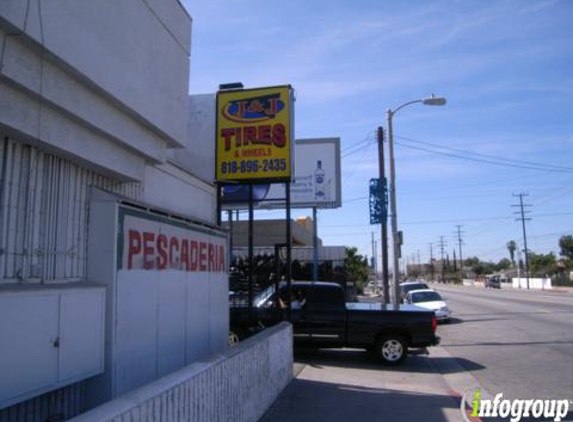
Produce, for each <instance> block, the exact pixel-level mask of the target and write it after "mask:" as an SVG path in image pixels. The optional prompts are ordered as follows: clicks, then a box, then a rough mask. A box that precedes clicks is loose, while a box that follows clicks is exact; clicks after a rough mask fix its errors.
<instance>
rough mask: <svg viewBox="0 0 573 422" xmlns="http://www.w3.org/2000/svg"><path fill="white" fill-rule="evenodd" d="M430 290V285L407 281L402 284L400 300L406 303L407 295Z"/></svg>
mask: <svg viewBox="0 0 573 422" xmlns="http://www.w3.org/2000/svg"><path fill="white" fill-rule="evenodd" d="M420 289H429V287H428V285H427V284H426V283H424V282H421V281H406V282H404V283H400V300H401V301H402V302H404V299H405V298H406V295H407V294H408V292H409V291H411V290H420Z"/></svg>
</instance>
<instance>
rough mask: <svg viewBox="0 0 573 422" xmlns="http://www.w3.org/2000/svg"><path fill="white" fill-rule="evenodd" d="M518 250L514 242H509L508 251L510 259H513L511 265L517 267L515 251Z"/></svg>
mask: <svg viewBox="0 0 573 422" xmlns="http://www.w3.org/2000/svg"><path fill="white" fill-rule="evenodd" d="M516 249H517V245H516V244H515V241H514V240H510V241H509V242H507V250H508V251H509V257H510V258H511V263H512V264H513V266H514V267H515V250H516Z"/></svg>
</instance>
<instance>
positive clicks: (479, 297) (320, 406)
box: [262, 285, 573, 422]
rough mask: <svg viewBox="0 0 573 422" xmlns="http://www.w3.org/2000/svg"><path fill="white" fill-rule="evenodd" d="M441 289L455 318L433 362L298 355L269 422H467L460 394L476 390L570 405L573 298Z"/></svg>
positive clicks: (354, 354) (442, 330) (443, 331)
mask: <svg viewBox="0 0 573 422" xmlns="http://www.w3.org/2000/svg"><path fill="white" fill-rule="evenodd" d="M434 287H437V289H438V290H441V291H442V293H443V294H444V295H445V296H446V297H447V300H448V302H449V305H450V307H451V308H453V311H454V313H455V318H454V320H453V321H452V323H451V324H444V325H440V326H439V328H438V334H439V335H440V336H441V337H442V345H440V346H439V347H433V348H430V353H431V355H430V356H425V355H414V356H410V357H409V358H408V359H407V360H406V361H405V362H404V364H403V365H401V366H399V367H397V368H388V367H384V366H381V365H380V364H378V363H376V362H374V361H372V360H371V359H369V357H368V356H367V355H366V353H365V352H363V351H359V350H321V351H315V352H310V351H308V352H302V353H300V352H297V353H296V354H295V360H296V361H297V365H296V369H297V372H298V376H297V378H295V379H294V380H293V382H292V383H291V384H290V385H289V386H288V387H287V389H286V390H285V391H284V392H283V394H282V395H281V396H280V397H279V399H278V400H277V401H276V402H275V404H274V405H273V407H272V408H271V409H270V410H269V411H268V412H267V414H266V415H265V416H264V417H263V418H262V422H271V421H273V422H277V421H278V422H281V421H354V420H356V421H360V422H362V421H364V422H367V421H381V420H391V421H396V422H401V421H404V422H406V421H408V422H410V421H428V422H446V421H448V422H449V421H461V420H462V417H461V413H460V410H459V403H460V401H459V396H456V393H463V392H465V391H467V390H469V389H473V388H476V387H481V388H482V389H483V390H484V391H485V392H486V395H487V392H490V393H496V392H503V393H504V396H505V397H509V398H512V397H513V398H518V397H519V398H572V396H573V393H572V392H573V318H572V316H573V292H560V293H551V292H535V293H534V292H522V291H511V290H508V291H505V290H502V291H498V290H495V291H493V290H484V289H478V288H473V287H452V286H441V285H440V286H434ZM372 300H376V299H372ZM488 421H489V419H488Z"/></svg>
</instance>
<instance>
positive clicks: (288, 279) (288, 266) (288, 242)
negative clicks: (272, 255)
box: [285, 181, 292, 321]
mask: <svg viewBox="0 0 573 422" xmlns="http://www.w3.org/2000/svg"><path fill="white" fill-rule="evenodd" d="M291 247H292V239H291V231H290V181H288V182H286V255H287V256H286V271H285V275H286V282H287V301H288V303H287V320H288V321H290V320H291V303H292V296H291V295H292V285H291V276H292V275H291V260H292V256H291Z"/></svg>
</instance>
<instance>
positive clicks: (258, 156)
mask: <svg viewBox="0 0 573 422" xmlns="http://www.w3.org/2000/svg"><path fill="white" fill-rule="evenodd" d="M291 125H292V88H291V87H290V86H280V87H274V88H258V89H248V90H240V91H221V92H219V93H217V134H216V139H217V160H216V166H217V167H216V168H217V170H216V179H217V181H219V182H225V181H262V180H283V181H285V180H290V179H291V164H292V163H291V151H292V144H293V143H292V126H291Z"/></svg>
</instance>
